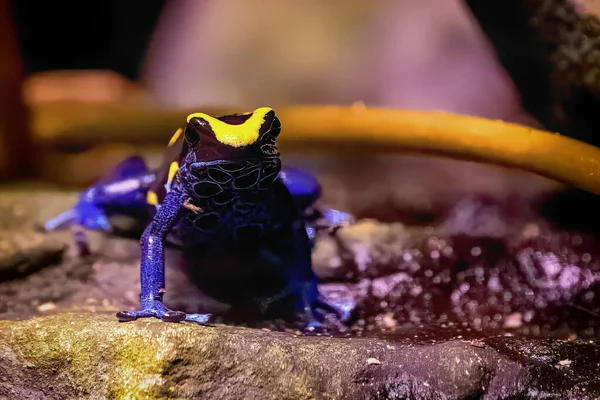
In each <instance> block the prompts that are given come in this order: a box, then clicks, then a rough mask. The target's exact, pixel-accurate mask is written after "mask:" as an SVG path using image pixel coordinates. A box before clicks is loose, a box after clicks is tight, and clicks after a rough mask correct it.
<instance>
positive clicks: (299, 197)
mask: <svg viewBox="0 0 600 400" xmlns="http://www.w3.org/2000/svg"><path fill="white" fill-rule="evenodd" d="M279 179H281V181H282V182H283V184H284V185H285V186H286V188H287V189H288V191H289V192H290V194H291V195H292V198H293V199H294V204H295V205H296V207H297V208H298V209H299V210H300V212H301V214H302V215H303V219H304V220H305V222H306V233H307V234H308V237H309V239H310V240H311V241H312V240H314V238H315V235H316V232H317V231H322V230H328V231H330V232H334V231H336V230H337V229H338V228H340V227H342V226H344V225H348V224H352V223H354V221H355V219H354V216H352V215H351V214H349V213H346V212H343V211H339V210H335V209H332V208H329V207H325V206H323V205H317V201H318V200H319V198H320V197H321V185H320V184H319V182H318V181H317V179H315V177H314V176H313V175H312V174H309V173H308V172H305V171H302V170H299V169H296V168H289V167H286V168H284V169H283V170H282V171H281V172H280V173H279Z"/></svg>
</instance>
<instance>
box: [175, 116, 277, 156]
mask: <svg viewBox="0 0 600 400" xmlns="http://www.w3.org/2000/svg"><path fill="white" fill-rule="evenodd" d="M270 111H273V109H272V108H269V107H261V108H257V109H256V110H254V111H253V112H252V113H248V114H252V116H251V117H250V118H248V119H247V120H246V122H244V123H243V124H239V125H230V124H228V123H226V122H223V121H221V120H219V119H217V118H214V117H211V116H210V115H207V114H204V113H194V114H190V115H188V117H187V122H190V120H191V119H192V118H202V119H203V120H205V121H206V122H207V123H208V124H209V125H210V127H211V129H212V131H213V132H214V133H215V137H216V138H217V140H218V141H219V142H221V143H223V144H227V145H229V146H233V147H241V146H247V145H249V144H252V143H254V142H256V139H258V131H259V130H260V127H261V126H262V124H263V123H264V122H265V117H266V115H267V113H269V112H270Z"/></svg>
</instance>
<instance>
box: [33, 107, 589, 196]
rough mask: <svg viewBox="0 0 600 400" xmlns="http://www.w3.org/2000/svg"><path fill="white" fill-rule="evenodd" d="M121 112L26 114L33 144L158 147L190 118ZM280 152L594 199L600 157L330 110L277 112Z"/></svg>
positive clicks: (494, 132)
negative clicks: (401, 157)
mask: <svg viewBox="0 0 600 400" xmlns="http://www.w3.org/2000/svg"><path fill="white" fill-rule="evenodd" d="M198 111H203V112H206V113H208V114H211V115H222V114H224V113H229V112H234V111H238V112H244V111H248V110H231V109H227V108H223V109H214V110H178V111H165V110H160V109H151V108H146V107H135V106H134V107H127V106H125V105H111V106H103V105H86V104H81V103H78V104H70V105H69V106H68V107H67V106H66V105H65V104H60V103H57V104H46V105H40V106H38V107H35V108H34V118H33V130H34V135H35V138H36V140H37V143H39V144H46V145H51V144H52V143H78V142H81V143H82V144H88V145H94V144H100V143H107V142H130V143H132V144H136V143H142V144H145V145H147V144H151V143H163V142H164V143H165V145H166V143H167V142H168V140H169V138H170V137H171V135H172V134H173V132H174V131H175V129H176V128H177V127H178V126H180V125H181V124H184V123H185V118H186V116H187V115H188V114H190V113H191V112H198ZM276 111H277V114H278V116H279V118H280V119H281V124H282V133H281V135H280V138H279V142H280V145H281V148H282V149H284V150H286V151H299V150H308V151H311V152H314V151H327V152H328V153H330V154H331V153H337V152H341V151H345V150H350V151H353V152H355V153H356V152H359V153H360V152H363V153H380V152H399V151H416V152H423V153H429V154H437V155H443V156H448V157H453V158H457V159H462V160H470V161H480V162H484V163H492V164H499V165H505V166H509V167H514V168H518V169H521V170H526V171H530V172H534V173H537V174H539V175H542V176H545V177H548V178H551V179H554V180H556V181H559V182H562V183H565V184H567V185H572V186H575V187H578V188H581V189H585V190H588V191H590V192H592V193H595V194H599V195H600V149H599V148H596V147H594V146H590V145H587V144H584V143H582V142H579V141H577V140H573V139H569V138H567V137H564V136H560V135H558V134H556V133H550V132H546V131H542V130H538V129H533V128H529V127H524V126H521V125H517V124H511V123H506V122H502V121H493V120H487V119H483V118H477V117H470V116H463V115H456V114H450V113H445V112H428V111H409V110H397V109H383V108H368V107H364V106H363V107H359V106H351V107H338V106H290V107H280V108H277V110H276Z"/></svg>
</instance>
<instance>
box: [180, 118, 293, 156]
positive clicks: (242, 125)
mask: <svg viewBox="0 0 600 400" xmlns="http://www.w3.org/2000/svg"><path fill="white" fill-rule="evenodd" d="M280 130H281V123H280V122H279V119H278V118H277V117H276V116H275V111H273V110H272V109H271V108H268V107H261V108H258V109H256V110H254V111H253V112H250V113H245V114H233V115H225V116H221V117H211V116H210V115H207V114H203V113H194V114H191V115H189V116H188V118H187V125H186V128H185V131H184V137H185V141H186V143H187V147H188V154H187V159H186V161H187V162H189V163H205V162H214V161H233V162H236V161H243V160H248V159H259V160H261V159H273V158H277V157H279V152H278V150H277V146H276V139H277V136H278V135H279V132H280Z"/></svg>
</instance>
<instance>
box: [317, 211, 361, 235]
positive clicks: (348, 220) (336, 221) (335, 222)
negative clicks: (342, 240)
mask: <svg viewBox="0 0 600 400" xmlns="http://www.w3.org/2000/svg"><path fill="white" fill-rule="evenodd" d="M323 218H325V220H326V221H327V224H328V225H329V229H330V230H332V231H335V230H337V229H339V228H341V227H342V226H344V225H351V224H353V223H354V222H355V221H356V220H355V218H354V216H353V215H352V214H349V213H347V212H344V211H339V210H334V209H333V208H328V209H326V210H324V211H323Z"/></svg>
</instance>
